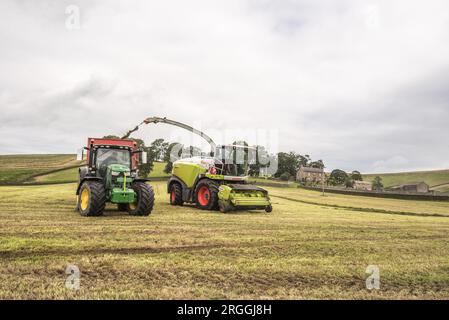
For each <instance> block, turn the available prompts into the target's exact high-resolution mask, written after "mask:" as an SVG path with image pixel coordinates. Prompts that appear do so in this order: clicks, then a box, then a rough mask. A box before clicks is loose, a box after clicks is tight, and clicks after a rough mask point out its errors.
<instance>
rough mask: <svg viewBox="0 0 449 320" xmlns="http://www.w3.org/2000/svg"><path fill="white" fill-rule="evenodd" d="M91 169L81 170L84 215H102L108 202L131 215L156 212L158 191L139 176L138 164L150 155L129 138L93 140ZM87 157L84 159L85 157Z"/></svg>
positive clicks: (89, 154) (89, 149) (79, 203)
mask: <svg viewBox="0 0 449 320" xmlns="http://www.w3.org/2000/svg"><path fill="white" fill-rule="evenodd" d="M84 149H85V150H87V154H86V161H87V166H85V167H81V168H80V169H79V183H78V188H77V191H76V195H77V196H78V201H77V209H78V211H79V213H80V214H81V215H83V216H100V215H102V214H103V211H104V209H105V206H106V203H107V202H110V203H114V204H117V207H118V209H119V210H120V211H127V212H128V213H129V214H130V215H136V216H147V215H149V214H150V213H151V211H152V210H153V205H154V192H153V189H152V188H151V186H149V185H148V184H146V181H147V179H141V178H139V177H138V169H137V167H138V164H139V163H145V162H146V153H145V152H142V151H141V150H139V149H138V148H137V143H136V142H135V141H133V140H128V139H100V138H89V139H88V141H87V147H85V148H84ZM81 158H83V156H81Z"/></svg>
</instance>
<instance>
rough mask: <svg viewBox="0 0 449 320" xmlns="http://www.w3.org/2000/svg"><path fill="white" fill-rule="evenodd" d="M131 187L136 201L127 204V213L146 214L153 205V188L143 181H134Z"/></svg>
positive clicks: (133, 214)
mask: <svg viewBox="0 0 449 320" xmlns="http://www.w3.org/2000/svg"><path fill="white" fill-rule="evenodd" d="M132 188H133V190H134V191H135V192H136V202H134V203H130V204H128V213H129V214H130V215H131V216H148V215H149V214H150V213H151V211H153V206H154V191H153V188H152V187H151V186H149V185H147V184H146V183H145V182H135V183H134V184H133V185H132Z"/></svg>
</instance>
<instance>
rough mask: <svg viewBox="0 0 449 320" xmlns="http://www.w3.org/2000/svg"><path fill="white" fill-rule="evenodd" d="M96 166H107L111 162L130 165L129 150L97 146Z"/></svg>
mask: <svg viewBox="0 0 449 320" xmlns="http://www.w3.org/2000/svg"><path fill="white" fill-rule="evenodd" d="M95 163H96V166H97V168H101V167H107V166H109V165H111V164H123V165H125V166H130V165H131V154H130V152H129V150H124V149H109V148H99V149H98V150H97V154H96V161H95Z"/></svg>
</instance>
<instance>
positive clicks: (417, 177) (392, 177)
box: [363, 170, 449, 192]
mask: <svg viewBox="0 0 449 320" xmlns="http://www.w3.org/2000/svg"><path fill="white" fill-rule="evenodd" d="M376 176H379V177H381V178H382V182H383V184H384V186H385V187H387V188H388V187H392V186H395V185H400V184H404V183H410V182H421V181H424V182H425V183H427V184H428V185H429V186H430V187H431V189H432V190H435V191H439V192H447V191H449V170H434V171H415V172H399V173H381V174H369V175H363V178H364V180H366V181H372V180H373V179H374V178H375V177H376Z"/></svg>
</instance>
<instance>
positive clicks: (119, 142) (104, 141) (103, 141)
mask: <svg viewBox="0 0 449 320" xmlns="http://www.w3.org/2000/svg"><path fill="white" fill-rule="evenodd" d="M92 145H94V146H96V145H102V146H117V147H130V148H131V149H137V143H136V142H135V141H134V140H130V139H111V138H88V139H87V147H90V146H92Z"/></svg>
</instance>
